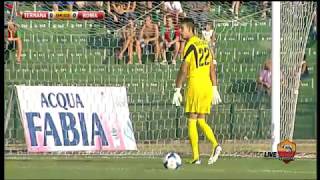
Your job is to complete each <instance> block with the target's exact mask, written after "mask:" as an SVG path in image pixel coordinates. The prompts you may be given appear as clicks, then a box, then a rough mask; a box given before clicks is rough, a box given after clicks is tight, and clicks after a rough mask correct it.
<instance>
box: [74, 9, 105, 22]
mask: <svg viewBox="0 0 320 180" xmlns="http://www.w3.org/2000/svg"><path fill="white" fill-rule="evenodd" d="M104 16H105V13H104V11H79V12H78V18H77V19H78V20H89V19H104Z"/></svg>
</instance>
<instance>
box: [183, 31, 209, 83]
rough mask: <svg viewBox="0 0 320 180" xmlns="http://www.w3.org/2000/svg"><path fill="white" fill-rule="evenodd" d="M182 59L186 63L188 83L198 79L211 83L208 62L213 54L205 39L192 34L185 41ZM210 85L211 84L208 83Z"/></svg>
mask: <svg viewBox="0 0 320 180" xmlns="http://www.w3.org/2000/svg"><path fill="white" fill-rule="evenodd" d="M183 60H184V61H185V62H186V63H187V64H188V67H189V69H188V76H187V77H188V83H192V82H193V81H197V84H198V83H199V81H201V82H203V83H208V82H209V83H211V80H210V63H211V62H212V60H213V54H212V53H211V51H210V49H209V45H208V43H207V42H206V41H205V40H202V39H200V38H199V37H197V36H192V37H191V38H190V39H189V40H188V41H187V43H186V45H185V48H184V51H183ZM210 85H211V84H210Z"/></svg>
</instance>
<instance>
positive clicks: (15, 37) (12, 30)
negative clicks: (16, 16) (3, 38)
mask: <svg viewBox="0 0 320 180" xmlns="http://www.w3.org/2000/svg"><path fill="white" fill-rule="evenodd" d="M8 41H9V43H14V45H15V46H16V47H17V64H21V56H22V40H21V34H20V31H19V30H18V26H17V24H15V23H13V22H12V21H9V22H8ZM9 46H10V45H9Z"/></svg>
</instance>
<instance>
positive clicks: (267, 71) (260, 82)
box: [255, 59, 272, 108]
mask: <svg viewBox="0 0 320 180" xmlns="http://www.w3.org/2000/svg"><path fill="white" fill-rule="evenodd" d="M271 72H272V61H271V59H269V60H267V61H266V62H265V63H264V66H263V69H262V70H261V71H260V74H259V77H258V79H257V91H258V93H257V96H256V99H255V100H256V103H257V104H256V105H257V106H258V107H259V108H260V106H261V101H262V99H263V98H264V97H265V96H266V94H267V95H268V98H270V97H271V92H272V89H271V85H272V84H271V82H272V79H271Z"/></svg>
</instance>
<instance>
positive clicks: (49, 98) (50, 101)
mask: <svg viewBox="0 0 320 180" xmlns="http://www.w3.org/2000/svg"><path fill="white" fill-rule="evenodd" d="M51 95H54V94H53V93H49V95H48V100H49V103H50V105H51V106H52V107H54V108H55V107H57V103H56V105H55V106H54V105H53V104H52V100H51Z"/></svg>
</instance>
